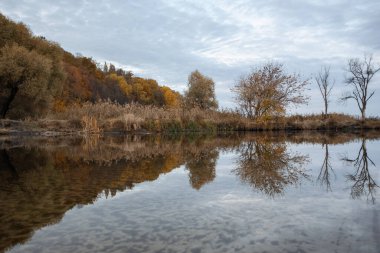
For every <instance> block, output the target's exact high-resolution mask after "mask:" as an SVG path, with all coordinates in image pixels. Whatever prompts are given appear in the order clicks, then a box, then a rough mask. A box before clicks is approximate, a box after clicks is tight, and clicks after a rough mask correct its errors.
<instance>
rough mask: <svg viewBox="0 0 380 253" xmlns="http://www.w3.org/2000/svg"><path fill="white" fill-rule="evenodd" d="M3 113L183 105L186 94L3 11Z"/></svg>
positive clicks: (0, 86)
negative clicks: (100, 104) (37, 32)
mask: <svg viewBox="0 0 380 253" xmlns="http://www.w3.org/2000/svg"><path fill="white" fill-rule="evenodd" d="M0 27H1V29H0V117H1V118H5V117H7V118H12V119H23V118H27V117H43V116H44V115H46V114H47V113H49V112H54V111H60V110H64V109H65V108H67V107H68V106H70V105H72V104H81V103H83V102H87V101H91V102H96V101H98V100H106V99H107V100H108V99H109V100H112V101H115V102H117V103H120V104H124V103H131V102H133V103H141V104H144V105H156V106H165V107H179V106H180V104H181V101H182V96H181V95H180V94H179V93H178V92H176V91H174V90H172V89H170V88H169V87H166V86H161V85H159V84H158V83H157V81H155V80H153V79H145V78H140V77H135V76H134V75H133V73H132V72H130V71H125V70H123V69H120V68H119V69H117V68H116V67H115V66H114V65H113V64H104V67H103V68H102V69H101V68H99V67H98V66H99V64H97V63H96V62H95V61H94V60H93V59H91V58H88V57H83V56H80V55H78V56H74V55H72V54H71V53H69V52H67V51H65V50H63V49H62V48H61V47H60V46H59V45H58V44H57V43H54V42H51V41H47V40H46V39H45V38H44V37H40V36H33V34H32V33H31V32H30V30H29V29H28V28H27V27H26V26H25V25H24V24H22V23H15V22H13V21H11V20H9V19H8V18H6V17H5V16H3V15H1V14H0Z"/></svg>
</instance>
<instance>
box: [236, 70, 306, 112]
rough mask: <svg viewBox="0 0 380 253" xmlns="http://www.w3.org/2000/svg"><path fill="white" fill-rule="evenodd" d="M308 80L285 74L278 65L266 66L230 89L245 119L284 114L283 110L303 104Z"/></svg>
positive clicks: (243, 78)
mask: <svg viewBox="0 0 380 253" xmlns="http://www.w3.org/2000/svg"><path fill="white" fill-rule="evenodd" d="M307 84H308V80H305V81H304V80H301V78H300V76H299V75H296V74H287V73H285V70H284V67H283V65H282V64H279V63H267V64H265V65H263V66H262V67H258V68H255V69H253V71H252V72H251V73H250V74H248V75H247V76H243V77H242V78H241V79H240V80H239V81H238V82H237V84H236V85H235V86H234V88H233V89H232V91H233V92H235V93H236V100H237V102H238V104H239V107H240V110H241V112H242V113H243V114H245V115H246V116H247V117H248V118H259V117H262V116H270V115H279V114H284V113H285V111H286V107H287V106H289V105H291V104H293V105H298V104H304V103H306V102H307V100H308V97H306V96H305V95H304V94H303V91H304V90H305V88H306V85H307Z"/></svg>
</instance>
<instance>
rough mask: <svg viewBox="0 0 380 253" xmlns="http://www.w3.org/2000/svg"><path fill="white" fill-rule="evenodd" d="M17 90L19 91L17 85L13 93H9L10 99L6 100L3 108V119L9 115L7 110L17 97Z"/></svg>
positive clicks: (0, 113) (1, 113)
mask: <svg viewBox="0 0 380 253" xmlns="http://www.w3.org/2000/svg"><path fill="white" fill-rule="evenodd" d="M17 91H18V87H17V86H16V87H12V89H11V94H10V95H9V97H8V99H7V100H6V101H5V103H4V105H3V108H1V112H0V115H1V118H2V119H4V118H5V116H6V115H7V112H8V110H9V106H10V105H11V103H12V101H13V99H14V98H15V97H16V94H17Z"/></svg>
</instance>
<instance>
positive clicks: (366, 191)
mask: <svg viewBox="0 0 380 253" xmlns="http://www.w3.org/2000/svg"><path fill="white" fill-rule="evenodd" d="M342 160H343V161H345V162H347V163H350V164H353V166H354V168H355V172H354V173H353V174H349V175H347V178H348V180H350V181H352V182H353V183H354V184H353V185H352V187H351V197H352V198H354V199H355V198H360V197H361V196H362V195H366V196H367V200H369V199H370V200H371V201H372V203H375V196H374V195H375V192H376V187H379V186H378V185H377V184H376V182H375V180H374V179H373V178H372V176H371V174H370V171H369V166H370V165H371V164H372V165H373V166H375V163H374V162H373V161H372V160H371V158H369V156H368V153H367V147H366V139H362V145H361V147H360V149H359V153H358V155H357V156H356V158H354V159H349V158H348V157H344V158H343V159H342Z"/></svg>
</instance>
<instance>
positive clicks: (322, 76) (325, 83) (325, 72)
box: [315, 66, 335, 117]
mask: <svg viewBox="0 0 380 253" xmlns="http://www.w3.org/2000/svg"><path fill="white" fill-rule="evenodd" d="M315 82H316V83H317V85H318V88H319V91H320V92H321V95H322V98H323V102H324V105H325V112H324V116H325V117H326V116H327V109H328V105H329V102H330V101H329V97H330V93H331V90H332V88H333V87H334V83H335V82H333V83H331V81H330V66H324V67H323V68H321V71H320V72H319V73H318V74H317V75H316V76H315Z"/></svg>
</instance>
